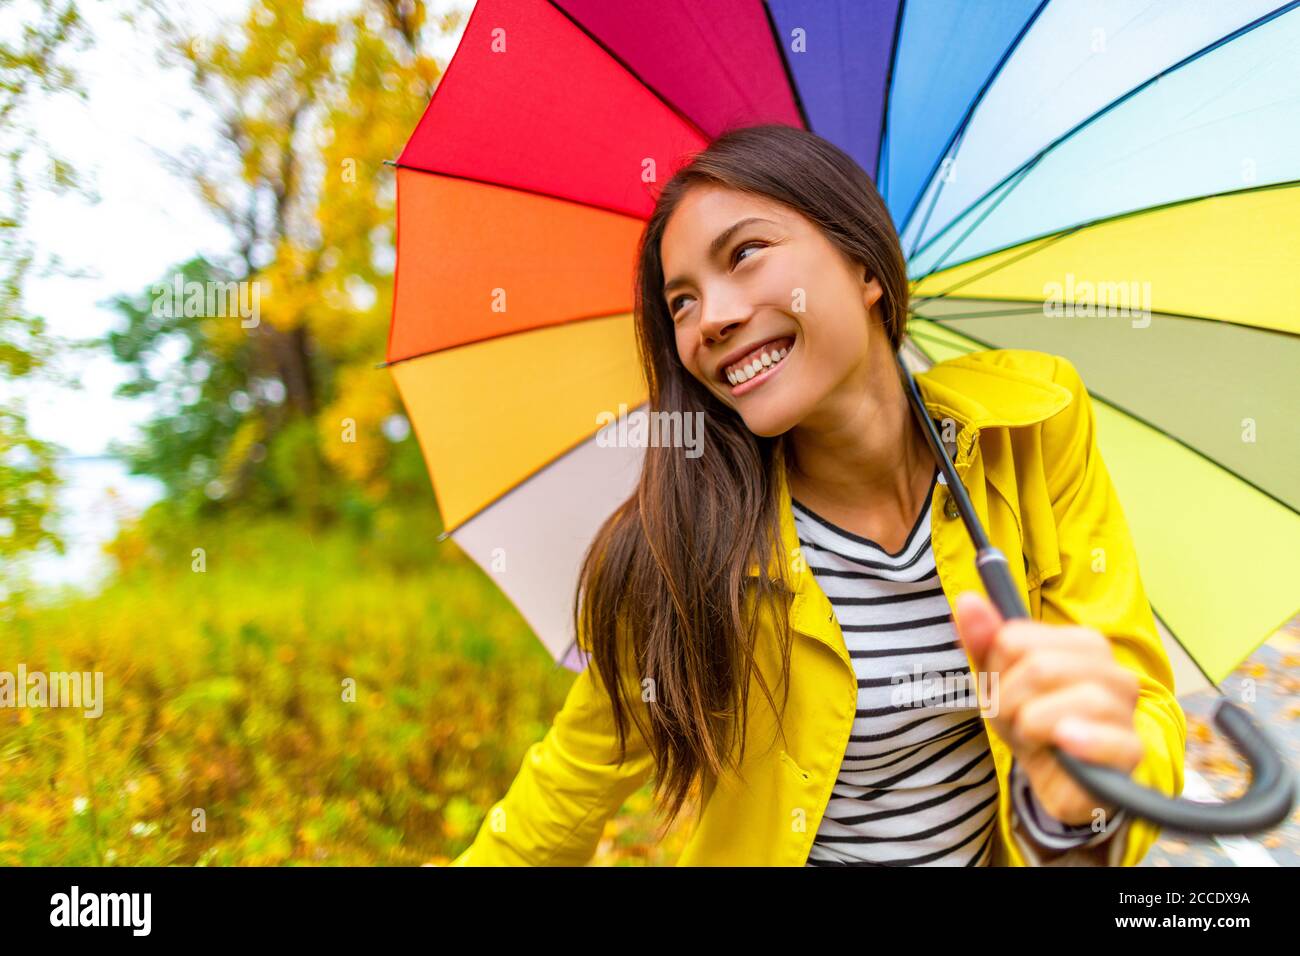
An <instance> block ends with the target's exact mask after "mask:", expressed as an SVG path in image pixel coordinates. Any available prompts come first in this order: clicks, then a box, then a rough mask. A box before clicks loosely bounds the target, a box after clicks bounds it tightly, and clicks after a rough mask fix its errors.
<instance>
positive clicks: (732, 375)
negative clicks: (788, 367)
mask: <svg viewBox="0 0 1300 956" xmlns="http://www.w3.org/2000/svg"><path fill="white" fill-rule="evenodd" d="M789 353H790V347H789V346H786V347H785V348H782V349H771V350H769V351H765V352H760V353H759V354H758V355H757V356H755V357H754V358H753V359H752V360H751V361H750V362H749V364H747V365H737V366H733V367H732V368H730V369H727V370H726V377H727V381H728V382H730V383H731V384H732V385H740V384H741V383H742V382H748V381H749V380H750V379H751V378H753V377H754V376H755V375H757V374H758V373H759V372H762V371H764V370H766V369H769V368H771V367H772V366H773V365H775V364H777V363H778V362H780V361H781V360H782V359H784V358H785V357H786V356H787V355H788V354H789Z"/></svg>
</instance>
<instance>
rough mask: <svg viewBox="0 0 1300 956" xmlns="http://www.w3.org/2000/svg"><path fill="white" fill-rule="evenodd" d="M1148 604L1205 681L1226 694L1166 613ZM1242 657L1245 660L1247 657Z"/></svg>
mask: <svg viewBox="0 0 1300 956" xmlns="http://www.w3.org/2000/svg"><path fill="white" fill-rule="evenodd" d="M1147 605H1148V606H1149V607H1150V608H1151V613H1152V614H1154V615H1155V616H1156V618H1157V620H1159V621H1160V623H1161V625H1162V626H1163V627H1164V629H1165V630H1166V631H1168V632H1169V636H1170V637H1172V638H1173V639H1174V640H1175V641H1177V642H1178V646H1179V647H1181V648H1182V649H1183V653H1185V654H1186V655H1187V659H1188V660H1189V661H1191V662H1192V663H1193V664H1194V665H1195V666H1196V669H1197V670H1198V671H1200V672H1201V676H1202V677H1204V678H1205V682H1206V683H1207V684H1209V685H1210V686H1211V687H1213V688H1214V689H1215V691H1217V692H1218V694H1219V696H1220V697H1224V696H1226V695H1225V694H1224V693H1223V688H1222V687H1220V686H1219V684H1218V682H1217V681H1215V680H1214V678H1212V677H1211V676H1210V675H1209V674H1208V673H1206V670H1205V668H1204V667H1202V666H1201V662H1200V661H1199V660H1197V659H1196V655H1195V654H1193V653H1192V649H1191V648H1190V647H1188V646H1187V645H1186V644H1184V643H1183V639H1182V638H1181V637H1179V636H1178V632H1177V631H1175V630H1174V629H1173V628H1172V627H1170V626H1169V622H1168V621H1166V620H1165V618H1164V615H1163V614H1161V613H1160V612H1159V611H1157V610H1156V606H1155V604H1153V603H1151V602H1150V601H1147ZM1276 630H1277V628H1274V629H1273V631H1276ZM1273 631H1269V634H1272V633H1273ZM1267 640H1268V638H1267V637H1265V638H1264V639H1263V640H1261V641H1260V642H1259V644H1256V645H1255V647H1253V648H1251V650H1250V652H1249V653H1248V654H1247V655H1246V657H1249V656H1250V655H1251V654H1253V653H1255V651H1256V650H1257V649H1258V648H1259V646H1260V644H1263V643H1264V641H1267ZM1242 659H1243V660H1244V659H1245V658H1242Z"/></svg>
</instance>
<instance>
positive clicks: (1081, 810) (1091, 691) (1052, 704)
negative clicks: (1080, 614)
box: [956, 591, 1143, 824]
mask: <svg viewBox="0 0 1300 956" xmlns="http://www.w3.org/2000/svg"><path fill="white" fill-rule="evenodd" d="M956 604H957V634H958V636H959V638H960V640H961V642H962V643H963V644H964V645H965V647H966V650H967V652H968V653H969V654H970V657H971V661H972V663H973V664H974V665H975V667H976V668H977V669H978V670H979V671H980V672H981V673H982V674H983V673H987V674H990V675H995V676H994V677H990V678H985V680H987V681H988V683H987V685H985V684H984V683H982V682H981V684H980V686H981V688H984V687H985V686H987V689H988V693H989V694H990V696H991V697H992V700H991V701H985V702H984V704H985V706H986V707H988V708H989V709H990V710H993V711H994V713H995V715H994V716H991V717H990V719H991V720H992V721H993V725H994V727H995V728H996V730H997V732H998V735H999V736H1001V737H1002V739H1003V740H1005V741H1006V742H1007V744H1008V745H1009V746H1010V747H1011V750H1012V753H1013V754H1014V755H1015V757H1016V761H1017V763H1018V764H1020V765H1021V766H1022V767H1023V768H1024V771H1025V773H1026V775H1027V776H1028V777H1029V784H1030V786H1031V787H1032V788H1033V790H1034V795H1035V796H1036V797H1037V798H1038V802H1039V803H1041V804H1042V806H1043V809H1044V810H1046V811H1047V812H1048V813H1050V814H1051V815H1052V816H1054V817H1055V818H1056V819H1058V820H1060V821H1062V822H1063V823H1070V824H1084V823H1091V822H1092V821H1093V819H1094V816H1095V811H1096V810H1097V809H1099V808H1100V809H1102V810H1103V811H1104V812H1105V814H1106V817H1105V820H1104V821H1103V823H1105V822H1108V821H1109V820H1110V817H1111V816H1112V815H1113V814H1114V813H1115V812H1116V808H1115V807H1113V806H1105V805H1102V804H1101V803H1100V802H1099V801H1098V800H1097V798H1096V797H1093V796H1091V795H1090V794H1089V793H1088V792H1087V791H1086V790H1084V789H1083V788H1082V787H1081V786H1079V784H1077V783H1075V781H1074V778H1073V777H1071V776H1070V775H1069V774H1068V773H1066V771H1065V768H1064V767H1062V766H1061V765H1060V763H1058V762H1057V760H1056V758H1055V757H1053V756H1052V753H1051V750H1050V749H1049V747H1050V745H1052V744H1055V745H1056V746H1058V747H1060V748H1061V749H1062V750H1063V751H1065V752H1067V753H1069V754H1072V755H1074V756H1076V757H1079V758H1080V759H1082V760H1087V761H1089V762H1090V763H1096V764H1101V765H1103V766H1107V767H1114V768H1116V769H1117V770H1122V771H1123V772H1124V773H1130V772H1131V771H1132V770H1133V768H1134V767H1136V766H1137V765H1138V764H1139V763H1140V762H1141V760H1142V754H1143V748H1142V739H1141V738H1140V737H1139V736H1138V734H1137V731H1136V730H1135V729H1134V726H1133V715H1134V713H1135V712H1136V710H1137V701H1138V690H1139V684H1138V678H1137V675H1136V674H1134V673H1133V672H1132V671H1131V670H1129V669H1128V668H1126V667H1123V666H1121V665H1120V664H1119V663H1118V662H1117V661H1116V660H1115V657H1114V654H1112V653H1111V647H1110V641H1108V640H1107V639H1106V637H1105V635H1103V634H1101V633H1100V632H1099V631H1096V630H1093V629H1092V628H1089V627H1069V626H1060V625H1052V624H1043V623H1042V622H1040V621H1033V620H1019V619H1018V620H1013V621H1003V620H1002V615H1001V614H999V613H998V610H997V608H996V607H994V606H993V604H992V602H990V601H989V599H988V598H987V597H985V596H984V595H983V594H981V593H979V592H976V591H964V592H962V593H961V594H960V595H958V597H957V601H956Z"/></svg>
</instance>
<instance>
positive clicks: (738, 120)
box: [388, 0, 1300, 692]
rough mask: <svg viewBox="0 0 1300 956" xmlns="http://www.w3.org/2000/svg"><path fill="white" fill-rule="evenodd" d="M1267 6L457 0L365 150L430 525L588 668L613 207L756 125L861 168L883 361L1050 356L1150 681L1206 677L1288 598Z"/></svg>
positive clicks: (620, 405)
mask: <svg viewBox="0 0 1300 956" xmlns="http://www.w3.org/2000/svg"><path fill="white" fill-rule="evenodd" d="M1296 7H1297V4H1296V3H1287V4H1278V3H1276V2H1262V0H1237V2H1234V3H1223V2H1218V0H1166V2H1152V0H1141V2H1138V0H1095V2H1094V0H1051V2H1037V0H1035V2H1029V0H1002V2H1000V3H997V4H976V3H968V2H961V0H906V2H897V0H893V2H882V0H842V2H833V0H768V2H766V3H763V2H760V0H712V2H709V3H698V2H695V3H692V2H687V0H653V2H651V0H622V2H619V3H610V2H608V0H479V3H478V4H477V6H476V7H475V8H474V10H473V12H472V14H471V16H470V18H469V21H468V23H467V25H466V28H465V33H464V36H463V37H462V39H461V42H460V45H459V48H458V50H457V52H456V54H455V56H454V58H453V59H452V61H451V63H450V65H449V66H448V68H447V71H446V73H445V75H444V76H443V78H442V80H441V83H440V84H439V86H438V88H437V90H436V92H435V93H434V96H433V99H432V101H431V102H430V104H429V106H428V109H427V111H426V112H425V114H424V116H423V118H422V119H421V121H420V123H419V125H418V127H417V128H416V130H415V132H414V133H413V135H412V136H411V139H410V141H409V142H408V143H407V145H406V147H405V149H404V150H403V151H402V153H401V156H400V157H399V159H398V160H397V163H396V165H397V189H398V267H397V282H396V289H395V294H394V309H393V322H392V328H391V333H390V339H389V344H388V363H389V364H390V366H391V369H392V373H393V374H394V375H395V377H396V381H397V384H398V387H399V389H400V391H401V395H402V399H403V401H404V403H405V405H406V407H407V409H408V411H409V413H410V417H411V419H412V421H413V423H414V427H415V431H416V435H417V437H418V440H419V442H420V444H421V448H422V450H423V453H424V455H425V458H426V460H427V463H428V465H429V470H430V473H431V475H432V478H433V483H434V488H435V492H436V494H437V498H438V503H439V506H440V508H441V511H442V516H443V520H444V523H445V526H446V529H447V530H446V531H445V532H444V535H450V536H451V537H452V538H454V539H455V540H456V541H457V543H458V544H459V545H460V547H462V548H463V549H464V550H465V551H466V552H467V553H468V554H469V555H470V556H471V557H472V558H473V559H474V560H475V561H476V562H478V563H479V564H480V565H482V567H483V568H484V569H485V570H486V571H487V572H488V573H489V574H491V575H492V576H493V577H494V578H496V579H497V580H498V581H499V583H500V586H501V587H502V589H503V590H504V591H505V593H506V594H507V595H508V596H509V597H510V599H511V600H512V601H513V602H514V604H515V605H516V606H517V608H518V609H519V611H520V613H521V614H522V615H523V616H524V618H525V619H526V620H527V621H528V622H529V624H530V625H531V626H532V627H533V629H534V630H535V631H536V632H537V634H538V636H539V637H540V638H541V640H542V641H543V642H544V643H545V645H546V646H547V648H548V649H549V650H550V651H551V653H552V654H553V655H554V656H555V657H556V659H557V660H562V661H563V662H564V663H565V664H566V665H567V666H569V667H572V668H574V669H578V668H580V667H581V666H582V665H583V660H582V659H581V658H580V656H579V655H577V654H576V652H575V647H574V642H573V637H574V635H573V633H572V620H571V602H572V600H573V594H574V588H575V586H576V581H577V574H578V568H579V564H580V561H581V559H582V556H583V553H584V551H585V549H586V548H587V546H588V545H589V544H590V542H591V540H592V538H593V537H594V535H595V532H596V530H597V528H598V527H599V525H600V523H601V522H602V521H603V520H604V519H605V518H606V517H607V516H608V515H609V514H610V513H611V512H612V511H613V510H614V509H615V507H617V506H618V505H619V504H620V503H621V502H622V501H624V500H625V499H626V498H627V496H628V495H629V494H631V493H632V491H633V489H634V487H635V483H636V480H637V476H638V472H639V469H640V465H641V460H642V455H643V449H642V448H641V447H638V446H637V445H636V444H635V443H628V442H619V441H618V440H616V439H617V438H618V435H619V434H620V433H619V432H618V430H619V429H622V428H626V427H628V425H629V424H633V423H634V422H633V413H635V412H637V411H640V410H644V407H645V403H646V399H647V389H646V385H645V382H644V380H643V377H642V375H641V372H640V369H639V365H638V360H637V354H636V347H635V341H634V334H633V320H632V307H633V306H632V290H633V282H632V266H633V262H634V257H635V251H636V243H637V240H638V238H639V236H640V233H641V229H642V227H643V224H644V220H645V219H646V218H647V217H648V215H649V213H650V211H651V209H652V207H653V203H654V198H655V195H656V190H657V188H658V185H659V184H660V183H662V182H665V181H667V179H668V178H669V177H670V176H671V175H672V173H673V171H674V170H675V169H676V168H677V167H678V166H679V165H680V164H681V163H682V162H684V161H685V160H686V159H687V158H689V156H690V154H691V153H693V152H694V151H696V150H698V149H700V148H702V147H703V146H704V145H705V144H706V143H707V142H708V140H709V139H710V138H711V137H713V136H715V135H717V134H718V133H720V132H722V131H724V130H725V129H728V128H731V127H734V126H742V125H749V124H753V123H767V122H779V123H787V124H790V125H794V126H799V127H803V128H808V129H812V130H813V131H815V132H817V133H819V134H820V135H822V136H824V137H826V138H827V139H829V140H831V141H833V142H835V143H837V144H838V145H839V146H840V147H841V148H843V149H844V150H846V151H847V152H848V153H850V154H851V155H852V156H854V157H855V158H856V159H857V160H858V162H859V163H860V164H861V165H862V166H863V167H864V168H865V169H866V170H867V171H868V172H871V173H873V174H874V175H875V180H876V182H877V184H878V187H879V188H880V191H881V193H882V195H884V196H885V198H886V200H887V202H888V204H889V208H890V210H891V211H892V213H893V216H894V218H895V222H896V223H897V225H898V228H899V232H900V235H901V237H902V239H903V243H904V249H905V251H906V253H907V254H908V257H909V264H910V274H911V277H912V279H913V284H914V290H913V291H914V299H913V316H912V318H911V321H910V323H909V332H910V336H909V343H908V346H907V361H909V363H910V364H912V365H913V366H914V367H917V368H923V367H926V366H927V365H928V364H929V363H932V362H934V361H939V360H943V359H946V358H948V357H951V356H955V355H958V354H961V353H964V352H968V351H971V350H977V349H983V348H991V347H992V348H1005V347H1014V348H1033V349H1040V350H1043V351H1047V352H1052V353H1056V354H1060V355H1064V356H1066V357H1067V358H1069V359H1070V360H1071V361H1072V362H1073V363H1074V364H1075V366H1076V367H1077V368H1078V369H1079V370H1080V372H1081V374H1082V376H1083V378H1084V380H1085V381H1086V382H1087V383H1088V385H1089V387H1090V389H1091V390H1092V394H1093V397H1094V399H1095V402H1096V413H1097V431H1098V440H1099V442H1100V445H1101V448H1102V451H1103V454H1104V455H1105V458H1106V461H1107V465H1108V468H1109V470H1110V473H1111V476H1112V478H1113V480H1114V482H1115V485H1116V486H1117V490H1118V493H1119V494H1120V496H1121V498H1122V499H1123V501H1124V504H1125V514H1126V516H1127V517H1128V519H1129V523H1130V526H1131V529H1132V532H1133V536H1134V539H1135V543H1136V545H1137V549H1138V552H1139V553H1140V554H1141V555H1142V575H1143V582H1144V585H1145V586H1146V588H1147V591H1148V593H1149V595H1150V597H1151V600H1152V605H1153V608H1154V609H1155V611H1156V613H1157V617H1158V620H1159V622H1160V625H1161V628H1162V629H1163V631H1164V634H1165V638H1166V642H1167V645H1168V650H1169V653H1170V657H1171V659H1172V660H1173V662H1174V664H1175V672H1176V678H1177V680H1178V684H1179V690H1180V692H1188V691H1192V690H1196V689H1197V688H1198V687H1205V686H1207V684H1209V683H1213V684H1217V683H1218V682H1219V681H1221V680H1222V679H1223V678H1224V677H1225V676H1227V674H1228V673H1229V672H1230V671H1231V670H1232V669H1233V668H1234V667H1235V666H1236V665H1237V664H1238V663H1239V662H1240V661H1242V660H1243V659H1244V658H1246V657H1247V656H1248V655H1249V654H1250V653H1251V652H1252V651H1253V650H1254V649H1255V648H1256V647H1257V646H1258V645H1259V644H1260V643H1261V642H1262V641H1263V640H1264V639H1266V638H1267V637H1268V636H1269V635H1270V634H1271V633H1272V632H1273V631H1274V630H1276V629H1277V627H1278V626H1279V625H1280V624H1282V623H1283V622H1285V621H1286V620H1288V619H1289V618H1290V617H1292V616H1293V615H1294V614H1295V612H1296V610H1297V608H1296V605H1297V603H1300V602H1297V599H1296V591H1295V588H1296V566H1297V562H1296V556H1297V555H1300V513H1298V512H1300V468H1297V455H1296V450H1297V448H1300V416H1297V415H1296V414H1295V412H1296V411H1297V410H1300V376H1298V375H1297V374H1296V370H1297V369H1300V334H1298V333H1300V320H1298V319H1297V310H1296V303H1297V302H1300V268H1297V263H1300V70H1297V69H1296V66H1295V53H1294V51H1295V50H1296V49H1297V48H1300V11H1298V10H1296ZM939 65H941V68H940V67H939ZM620 413H624V414H620ZM602 415H603V417H602ZM611 416H613V417H614V420H613V421H611V420H610V419H611ZM603 446H608V447H603Z"/></svg>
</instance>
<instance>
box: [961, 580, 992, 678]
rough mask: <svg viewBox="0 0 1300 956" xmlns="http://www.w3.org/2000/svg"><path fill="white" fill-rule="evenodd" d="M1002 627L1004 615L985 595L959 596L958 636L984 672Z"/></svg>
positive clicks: (967, 592)
mask: <svg viewBox="0 0 1300 956" xmlns="http://www.w3.org/2000/svg"><path fill="white" fill-rule="evenodd" d="M1001 625H1002V615H1001V614H999V613H998V609H997V608H996V607H994V606H993V602H992V601H990V600H989V599H988V598H987V597H985V596H984V595H983V594H980V593H979V592H978V591H963V592H962V593H961V594H959V595H957V636H958V638H959V639H960V640H961V642H962V644H964V645H965V646H966V650H967V652H968V653H969V654H970V656H971V657H972V658H973V659H974V662H975V666H976V667H978V668H979V669H980V670H984V661H985V659H986V658H987V657H988V652H989V647H990V646H991V645H992V644H993V638H994V637H995V636H996V635H997V633H998V628H999V627H1000V626H1001Z"/></svg>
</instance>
